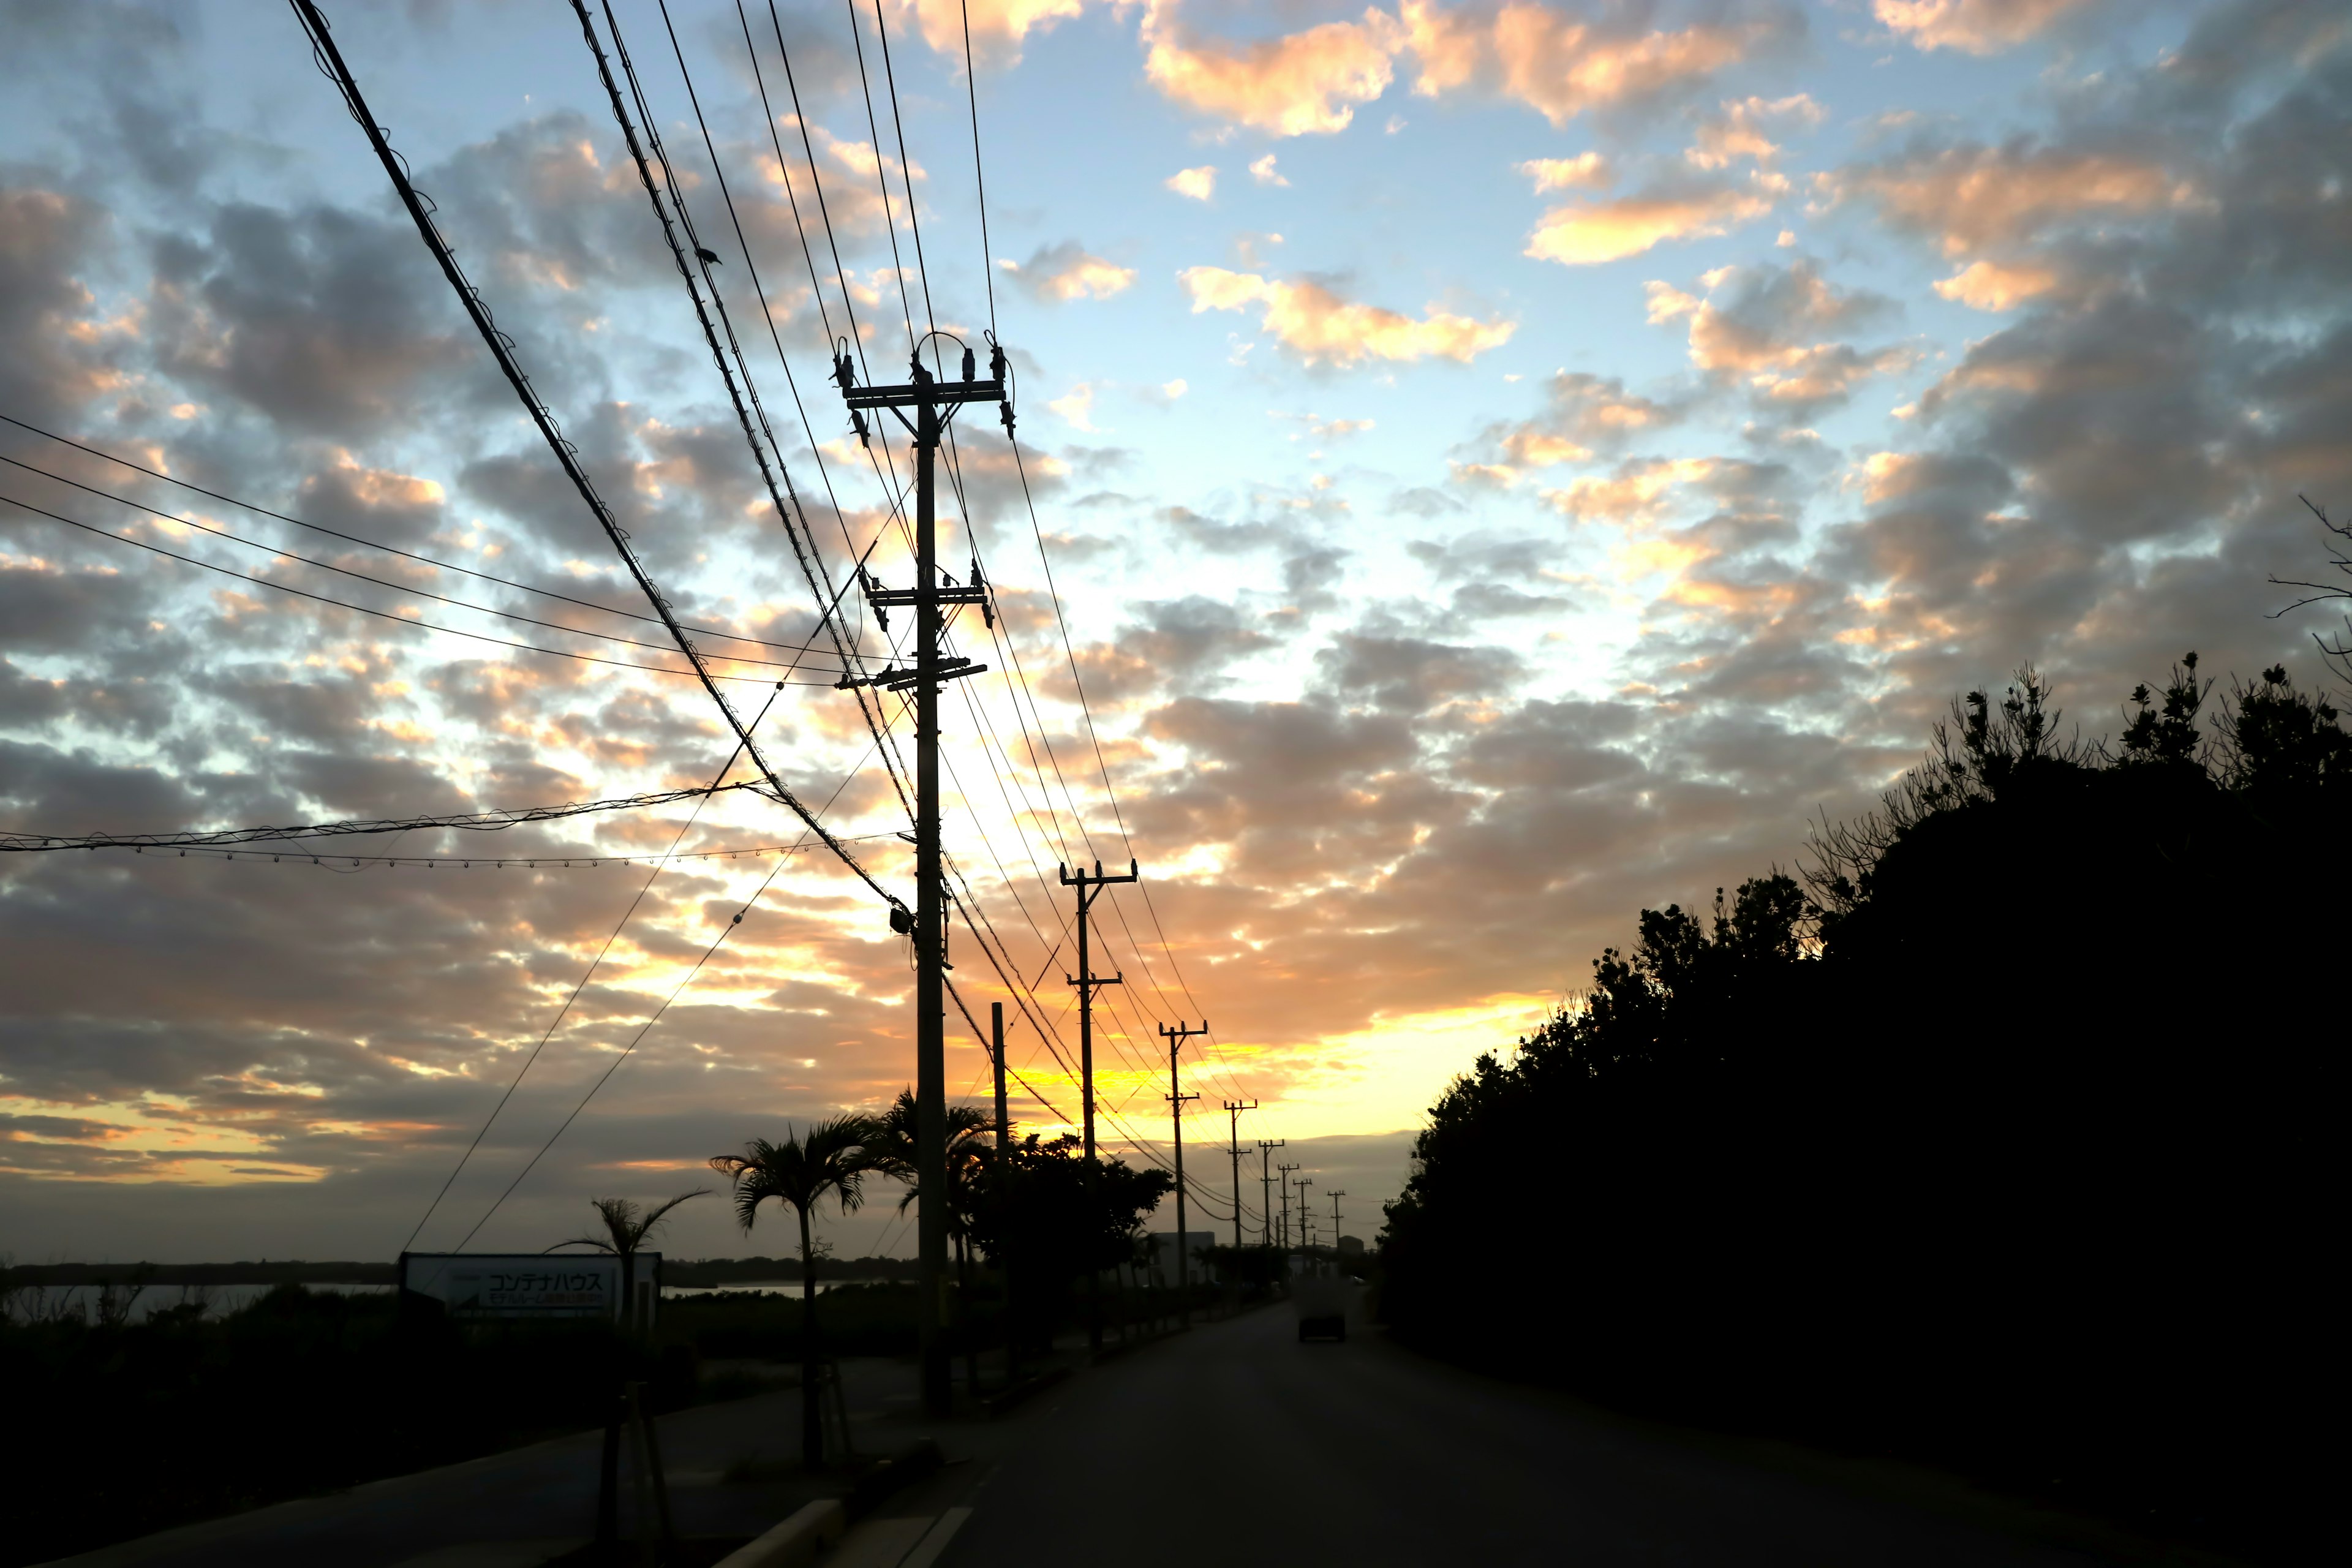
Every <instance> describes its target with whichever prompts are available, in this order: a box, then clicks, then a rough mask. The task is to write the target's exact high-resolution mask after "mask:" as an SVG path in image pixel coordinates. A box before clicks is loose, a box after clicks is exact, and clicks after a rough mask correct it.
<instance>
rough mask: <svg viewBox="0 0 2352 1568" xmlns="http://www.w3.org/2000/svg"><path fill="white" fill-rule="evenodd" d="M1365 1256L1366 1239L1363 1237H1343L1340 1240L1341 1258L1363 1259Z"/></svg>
mask: <svg viewBox="0 0 2352 1568" xmlns="http://www.w3.org/2000/svg"><path fill="white" fill-rule="evenodd" d="M1363 1255H1364V1238H1363V1237H1360V1236H1343V1237H1340V1238H1339V1256H1340V1257H1342V1258H1361V1257H1362V1256H1363Z"/></svg>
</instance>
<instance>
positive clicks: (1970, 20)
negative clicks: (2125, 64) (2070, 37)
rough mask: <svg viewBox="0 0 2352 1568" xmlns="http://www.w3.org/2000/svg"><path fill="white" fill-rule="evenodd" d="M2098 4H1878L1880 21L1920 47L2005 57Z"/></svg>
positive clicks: (1890, 0)
mask: <svg viewBox="0 0 2352 1568" xmlns="http://www.w3.org/2000/svg"><path fill="white" fill-rule="evenodd" d="M2091 3H2092V0H1877V4H1876V5H1874V6H1873V7H1872V10H1873V12H1874V14H1875V15H1876V16H1877V17H1878V19H1879V20H1880V21H1882V22H1884V23H1885V24H1886V25H1887V26H1890V27H1892V28H1894V29H1895V31H1896V32H1897V33H1900V34H1901V35H1902V36H1903V37H1905V38H1906V39H1908V40H1909V41H1910V43H1911V44H1912V45H1913V46H1914V47H1917V48H1922V49H1958V50H1960V51H1962V52H1963V53H1966V54H1971V55H1992V54H1999V53H2000V51H2001V50H2003V49H2006V48H2010V47H2013V46H2015V45H2018V44H2021V43H2024V42H2025V41H2026V40H2027V39H2029V38H2031V37H2034V36H2036V35H2037V34H2039V33H2040V32H2041V31H2042V29H2043V28H2045V27H2047V26H2050V25H2051V24H2052V23H2053V22H2055V21H2057V20H2058V19H2059V18H2060V17H2061V16H2065V15H2066V14H2067V13H2068V12H2070V11H2080V10H2082V9H2084V7H2085V6H2087V5H2090V4H2091Z"/></svg>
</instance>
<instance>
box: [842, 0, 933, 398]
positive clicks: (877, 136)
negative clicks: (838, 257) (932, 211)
mask: <svg viewBox="0 0 2352 1568" xmlns="http://www.w3.org/2000/svg"><path fill="white" fill-rule="evenodd" d="M843 3H844V4H845V5H847V6H848V8H849V41H850V43H851V44H852V45H853V46H855V47H856V51H857V85H858V89H859V90H860V91H861V92H863V93H864V95H865V98H866V134H867V135H869V136H871V137H873V138H874V183H875V184H877V185H879V186H880V187H881V190H882V227H883V229H884V231H885V232H886V233H887V234H888V235H889V237H890V270H891V271H892V272H893V273H894V274H896V275H897V277H898V310H899V313H900V314H901V315H903V316H904V317H905V318H906V320H907V353H908V357H909V358H912V357H913V356H914V355H915V353H916V352H917V345H916V341H915V310H914V305H913V302H912V301H911V300H909V299H908V294H907V264H906V263H905V262H904V261H903V260H901V259H900V258H899V255H898V217H897V216H896V215H895V214H893V213H892V211H891V210H890V180H889V177H888V176H887V174H884V173H883V170H882V128H881V126H880V124H879V123H877V121H876V120H875V118H874V80H873V79H872V78H871V77H869V76H867V75H866V33H865V30H864V29H863V28H862V27H860V26H858V23H857V0H843ZM875 17H876V19H877V22H878V21H879V19H880V17H881V13H880V12H879V11H877V12H876V13H875ZM899 172H900V173H901V174H904V173H906V171H905V170H904V169H903V168H902V169H901V170H900V171H899ZM907 190H908V197H909V199H910V200H911V199H912V195H913V192H914V184H913V183H912V181H911V179H910V180H909V182H908V186H907Z"/></svg>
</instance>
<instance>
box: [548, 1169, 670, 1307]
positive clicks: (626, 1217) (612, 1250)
mask: <svg viewBox="0 0 2352 1568" xmlns="http://www.w3.org/2000/svg"><path fill="white" fill-rule="evenodd" d="M709 1191H710V1189H709V1187H697V1188H695V1189H694V1191H692V1192H690V1193H680V1194H677V1196H676V1197H674V1198H672V1199H670V1200H669V1202H667V1203H666V1204H663V1205H660V1206H659V1207H658V1208H654V1209H641V1208H639V1207H638V1206H637V1205H635V1204H634V1203H632V1202H630V1201H629V1200H628V1199H627V1198H591V1199H589V1200H588V1201H589V1203H590V1205H593V1207H594V1209H595V1210H596V1215H597V1217H598V1218H600V1219H602V1220H603V1221H604V1235H602V1236H575V1237H572V1239H571V1240H569V1241H559V1242H557V1243H556V1244H555V1247H594V1248H595V1249H596V1250H597V1251H599V1252H604V1253H609V1254H611V1255H612V1256H613V1257H614V1258H619V1259H620V1260H621V1326H622V1327H623V1328H637V1327H642V1326H643V1325H641V1324H639V1323H638V1322H637V1289H636V1285H637V1251H638V1249H639V1248H640V1247H643V1246H645V1244H646V1238H647V1237H650V1236H652V1235H653V1233H654V1232H655V1231H656V1230H657V1229H659V1228H660V1226H661V1224H662V1222H663V1221H664V1220H665V1219H667V1218H668V1217H669V1211H670V1210H672V1209H674V1208H676V1207H677V1205H680V1204H682V1203H684V1202H686V1200H687V1199H688V1198H698V1197H703V1196H705V1195H707V1194H709ZM555 1247H549V1248H548V1249H547V1250H548V1251H550V1252H552V1251H554V1250H555Z"/></svg>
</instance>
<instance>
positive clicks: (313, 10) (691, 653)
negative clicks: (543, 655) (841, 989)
mask: <svg viewBox="0 0 2352 1568" xmlns="http://www.w3.org/2000/svg"><path fill="white" fill-rule="evenodd" d="M575 3H576V0H575ZM289 4H290V5H292V6H293V7H294V11H295V15H296V16H298V17H299V19H300V21H301V23H302V27H303V31H304V32H305V33H306V34H308V35H309V36H310V42H311V53H312V58H314V59H315V60H316V61H317V63H318V65H319V68H320V71H321V72H323V73H325V74H326V75H327V76H328V77H330V78H331V79H332V80H333V81H334V83H335V85H336V87H337V89H339V90H340V91H341V93H342V95H343V103H344V107H345V108H347V109H348V110H351V114H352V119H353V120H354V121H357V122H358V123H359V125H360V128H361V129H362V131H363V132H365V133H366V135H367V139H368V142H369V144H370V145H371V146H372V147H373V149H374V150H375V154H376V160H377V162H379V163H382V164H383V171H384V174H386V175H387V176H388V177H389V178H390V179H391V181H392V184H393V188H394V190H395V191H396V192H398V193H399V195H400V199H401V204H402V205H404V206H405V207H406V208H407V209H408V215H409V216H410V218H411V219H413V220H414V221H415V225H416V231H417V234H418V236H419V237H421V238H422V239H423V240H424V241H425V248H426V249H428V250H430V251H431V252H432V253H433V258H434V259H435V260H436V262H438V263H439V264H440V267H441V273H442V276H443V277H444V278H446V279H447V280H448V282H449V286H450V288H451V289H454V290H456V292H457V299H458V302H459V303H460V304H461V305H462V306H463V307H464V308H465V310H466V313H467V316H468V317H469V318H470V319H471V320H472V321H473V323H474V328H475V330H476V331H478V332H479V333H480V334H481V338H482V341H483V342H484V343H485V344H486V345H488V348H489V351H490V354H491V357H492V358H494V359H496V360H497V361H498V363H499V370H500V372H502V373H503V374H505V376H506V378H507V382H508V384H509V385H510V386H512V387H513V388H514V392H515V395H516V396H517V397H518V398H520V400H521V402H522V405H523V408H524V411H525V412H526V413H528V414H529V415H530V419H531V423H532V424H533V425H534V426H537V427H538V429H539V433H540V437H541V439H542V440H544V441H545V442H546V443H547V447H548V449H549V451H550V452H551V453H552V454H553V455H554V458H555V460H556V462H557V464H558V465H559V466H560V467H561V468H562V469H563V472H564V476H565V477H566V478H567V479H570V480H571V481H572V489H575V490H576V491H578V492H579V495H580V499H581V500H582V502H583V504H584V505H586V506H587V508H588V510H590V512H592V513H593V515H594V517H595V519H596V522H597V526H598V527H600V528H602V529H603V530H604V537H605V539H606V540H607V541H609V542H611V544H612V546H613V549H614V552H615V553H617V554H618V555H619V556H620V557H621V561H622V563H623V564H624V565H625V566H626V567H627V568H628V569H629V574H630V576H631V577H632V578H634V579H635V582H636V584H637V588H638V591H639V592H640V593H642V594H644V595H646V601H647V602H648V603H649V604H651V605H653V607H654V612H655V614H656V615H658V616H660V617H661V619H662V625H663V626H665V627H667V629H668V631H669V633H670V637H671V638H672V640H674V641H675V642H676V643H677V647H678V651H679V652H680V653H682V654H684V655H685V656H686V659H687V662H688V664H690V665H692V666H693V667H694V674H695V676H696V678H697V679H699V680H700V681H701V683H702V687H703V689H704V690H705V691H706V692H708V693H709V696H710V700H711V701H712V702H714V703H716V704H717V705H718V708H719V712H720V713H721V714H722V715H724V716H725V718H726V720H727V722H728V726H729V728H730V729H732V730H733V731H735V735H736V738H737V739H738V740H739V741H740V742H742V744H743V751H744V754H745V755H746V756H748V757H750V758H751V762H752V764H753V765H754V766H755V767H757V768H758V769H759V770H760V772H761V773H763V774H764V775H766V777H767V780H768V782H769V784H771V785H772V786H773V787H774V789H775V791H776V795H777V798H778V799H780V800H781V801H782V803H783V804H784V805H786V806H787V807H789V808H790V809H791V811H792V813H793V815H794V816H797V817H799V818H800V819H801V820H802V821H803V823H806V824H807V825H808V827H809V830H810V831H811V832H813V833H814V834H815V835H816V836H817V837H819V838H821V839H822V840H824V844H825V847H827V848H829V849H831V850H832V851H833V853H834V857H835V858H836V859H838V860H839V861H841V863H842V864H843V865H845V866H846V867H848V868H849V869H850V870H851V871H852V872H853V873H854V874H855V875H856V877H857V879H859V880H860V881H862V882H864V883H865V884H866V886H867V887H868V888H869V889H872V890H873V891H874V892H875V893H876V894H877V896H878V897H880V898H881V899H882V900H883V901H884V902H886V903H887V904H889V905H890V906H891V907H892V908H894V909H898V910H904V909H905V908H906V905H905V904H904V903H903V902H901V901H900V900H899V898H898V895H897V894H895V893H893V892H891V891H890V890H889V889H887V888H885V887H884V886H883V885H882V884H881V883H880V882H877V881H876V880H875V879H874V877H873V874H872V873H871V872H869V871H867V870H866V868H865V867H864V866H863V865H861V864H860V863H859V862H858V859H857V858H856V856H854V855H852V854H851V853H850V852H849V849H848V847H847V846H845V845H844V844H843V843H841V841H840V840H839V839H837V838H835V837H834V836H833V835H832V834H831V833H829V832H827V831H826V830H825V829H824V827H823V826H820V825H819V824H818V822H817V819H816V816H815V815H814V813H812V812H811V811H810V810H809V808H808V807H807V806H806V805H803V803H802V802H801V800H800V798H799V797H798V796H796V795H793V793H792V791H791V790H790V789H789V788H787V787H786V786H785V784H784V782H783V779H782V775H780V774H779V773H777V772H776V771H775V769H774V768H773V767H772V766H771V765H770V764H769V763H768V761H767V759H766V757H764V756H763V755H762V754H761V752H760V749H759V747H758V746H757V745H756V744H755V743H754V742H752V740H751V731H749V730H747V729H746V728H744V725H743V721H742V718H741V716H740V714H738V713H737V712H736V711H735V709H734V706H733V705H732V704H731V703H730V702H729V701H728V700H727V694H726V693H725V692H723V691H721V690H720V689H719V684H718V682H717V680H716V679H714V678H713V677H712V676H711V674H710V671H709V668H707V667H706V666H705V665H704V664H703V661H702V654H701V651H700V650H699V649H698V648H697V647H695V646H694V643H693V640H692V639H691V638H689V637H688V636H687V635H686V630H685V628H684V627H683V626H679V625H678V622H677V616H676V615H675V614H674V613H673V612H672V610H671V608H670V604H669V601H668V600H667V599H665V598H664V597H662V595H661V591H660V590H659V589H658V588H656V586H655V585H654V581H653V578H652V576H651V575H650V574H647V572H646V568H645V564H644V563H642V562H640V561H639V560H638V559H637V555H636V552H635V550H633V549H632V548H630V545H629V536H628V534H627V532H626V531H625V530H624V529H623V528H622V527H621V525H620V523H619V521H617V520H616V519H615V518H614V516H613V513H612V511H611V510H610V509H609V508H607V507H606V506H605V504H604V497H603V496H602V495H600V494H598V493H597V490H596V487H595V484H594V482H593V480H591V479H589V477H588V471H587V469H586V468H583V467H582V466H581V463H580V456H579V452H578V449H577V448H575V447H573V446H572V443H571V442H570V441H568V440H566V439H565V438H564V436H563V432H562V428H561V427H559V426H557V424H556V422H555V416H554V414H553V413H552V412H551V411H550V410H549V408H548V406H547V405H546V403H545V402H544V401H542V400H541V397H540V395H539V393H538V391H537V390H536V389H535V388H534V387H533V386H532V385H531V384H530V377H529V376H527V375H525V374H523V370H522V366H521V365H520V363H518V362H517V360H516V358H515V354H514V340H513V339H511V338H509V337H508V336H507V335H506V334H505V333H504V332H502V331H499V328H498V323H497V322H496V321H493V320H491V317H490V310H489V306H488V304H487V303H486V302H485V301H484V300H483V299H482V296H481V292H480V290H478V289H476V288H475V287H474V286H473V284H472V283H470V282H468V281H467V278H466V274H465V270H464V268H460V267H459V266H458V265H457V257H456V255H455V254H454V253H452V252H451V250H450V249H449V246H448V242H447V241H446V239H444V238H443V237H442V235H441V231H440V229H439V227H438V226H436V225H435V223H434V222H433V211H434V209H433V208H432V207H431V206H430V205H427V204H426V202H425V198H424V197H423V195H420V194H419V193H418V191H417V189H416V187H415V185H414V184H411V183H410V181H409V178H408V171H407V169H406V166H405V165H404V163H402V162H401V159H400V157H399V155H398V154H397V153H394V151H393V149H392V143H391V142H390V141H388V140H387V139H386V137H385V133H384V131H383V127H382V126H381V125H379V124H377V123H376V121H375V117H374V116H373V114H372V113H371V112H370V111H369V110H368V107H367V101H366V100H365V99H364V98H362V96H361V93H360V89H359V83H358V81H357V80H356V79H353V77H352V72H351V68H350V67H349V66H348V65H347V64H345V62H344V60H343V57H342V54H341V51H340V50H339V49H337V48H336V47H335V41H334V37H333V35H332V32H331V29H330V28H329V27H328V26H327V19H326V17H325V16H322V15H320V11H319V7H318V5H317V4H316V3H315V0H289ZM581 15H582V18H583V26H584V24H585V19H586V13H585V11H584V10H583V11H582V13H581ZM592 41H593V35H592ZM689 281H690V279H689Z"/></svg>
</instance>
